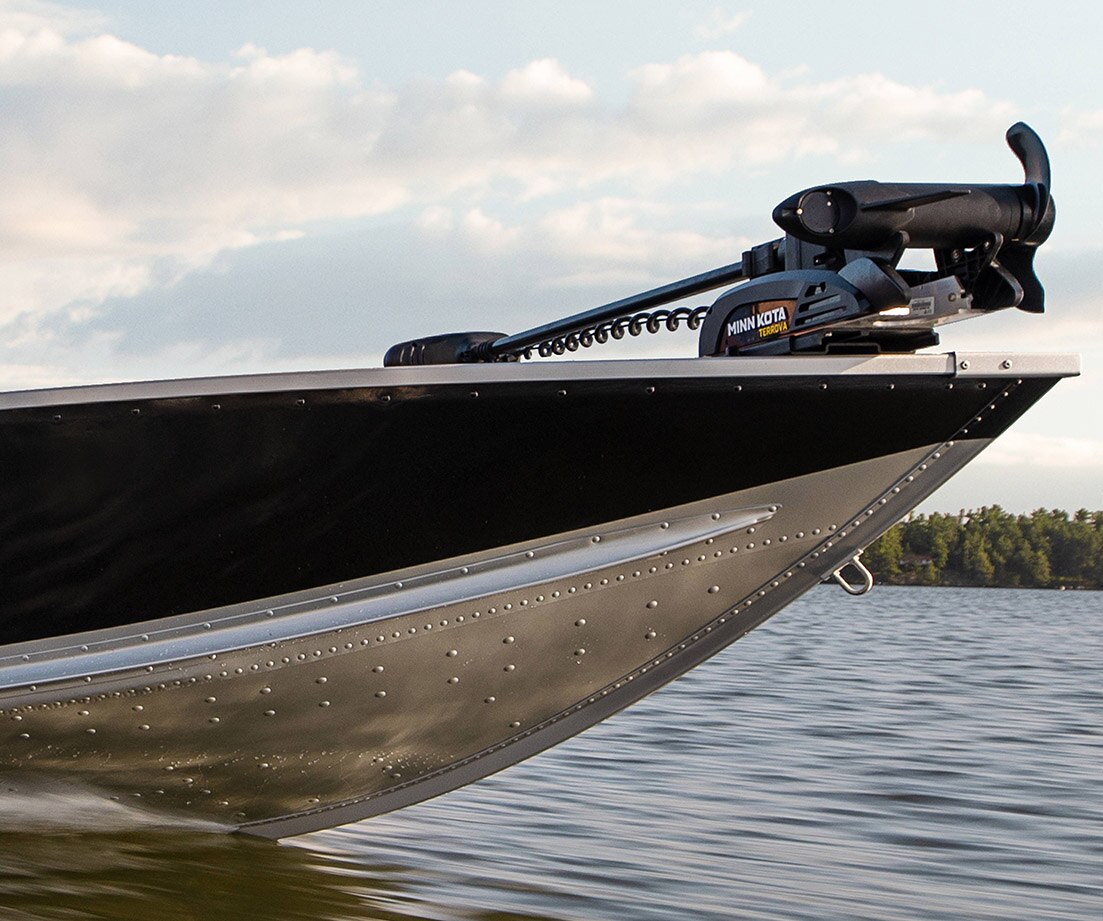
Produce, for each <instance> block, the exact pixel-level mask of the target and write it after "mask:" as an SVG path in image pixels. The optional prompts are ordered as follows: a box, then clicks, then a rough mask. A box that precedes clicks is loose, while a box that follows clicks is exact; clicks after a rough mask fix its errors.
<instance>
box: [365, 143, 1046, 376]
mask: <svg viewBox="0 0 1103 921" xmlns="http://www.w3.org/2000/svg"><path fill="white" fill-rule="evenodd" d="M1007 143H1008V146H1009V147H1010V148H1011V150H1012V151H1013V152H1014V153H1015V156H1016V157H1018V159H1019V162H1020V163H1022V165H1023V170H1024V173H1025V182H1024V183H1023V184H1022V185H937V184H929V183H882V182H875V181H873V180H864V181H858V182H840V183H834V184H832V185H824V186H816V187H815V188H811V189H805V190H804V191H803V192H798V193H796V194H795V195H791V196H790V197H789V198H787V199H785V201H783V202H782V203H781V204H779V205H778V206H777V207H776V208H775V209H774V212H773V219H774V222H775V223H776V224H777V225H778V226H779V227H781V229H782V230H784V231H785V236H784V237H782V238H781V239H778V240H771V241H769V242H766V243H762V244H759V245H758V246H754V247H752V248H751V249H750V250H748V251H747V252H745V253H743V258H742V260H741V261H740V262H737V263H734V264H732V265H728V266H724V267H722V268H719V269H714V270H713V271H711V272H705V273H704V274H702V275H695V276H693V277H691V278H686V279H683V280H681V281H677V282H674V283H672V284H669V285H664V286H663V287H661V288H655V289H653V290H651V291H646V292H643V293H642V294H637V295H634V296H632V297H628V298H624V299H623V300H619V301H615V302H613V303H611V304H606V305H605V306H603V307H598V308H595V309H594V310H589V311H586V312H585V313H580V314H576V315H574V316H572V317H567V318H565V319H562V320H557V321H555V322H552V323H548V324H545V325H543V326H539V327H536V328H534V329H530V330H526V331H525V332H521V333H515V334H513V335H505V334H503V333H490V332H480V333H453V334H448V335H444V336H433V337H430V338H425V339H418V340H413V341H411V342H404V343H400V344H398V345H396V346H393V347H392V348H391V349H389V350H388V352H387V354H386V357H385V358H384V361H383V363H384V364H385V365H387V366H393V365H416V364H447V363H454V362H463V361H468V362H470V361H516V360H518V359H519V358H522V357H524V358H531V357H532V356H533V353H534V351H535V352H536V353H537V354H539V355H540V356H543V357H546V356H550V355H561V354H563V353H564V352H568V351H575V350H577V349H578V348H580V347H581V348H585V347H589V346H591V345H594V344H599V343H603V342H607V341H608V340H609V339H620V338H623V337H624V335H625V334H629V335H639V334H640V333H642V332H644V331H647V332H658V331H659V330H660V329H669V330H674V329H677V328H678V326H679V325H680V324H681V323H682V322H685V323H686V324H687V325H688V326H689V327H691V328H693V329H696V328H698V327H700V330H701V334H700V343H699V347H698V351H699V354H700V355H775V354H791V353H817V352H818V353H824V352H833V353H839V352H859V353H860V352H912V351H915V350H916V349H920V348H926V347H927V346H931V345H937V344H938V333H937V332H935V327H937V326H940V325H941V324H943V323H949V322H953V321H956V320H963V319H968V318H969V317H973V316H978V315H980V314H982V313H987V312H991V311H993V310H1002V309H1004V308H1006V307H1018V308H1019V309H1020V310H1025V311H1028V312H1030V313H1041V312H1042V311H1043V310H1044V304H1045V293H1044V291H1043V290H1042V285H1041V283H1040V282H1039V281H1038V277H1037V276H1036V275H1035V274H1034V253H1035V252H1036V251H1037V249H1038V247H1039V246H1041V244H1042V243H1044V242H1045V241H1046V240H1047V239H1048V238H1049V235H1050V233H1051V231H1052V230H1053V221H1054V216H1055V213H1056V212H1055V206H1054V203H1053V198H1052V197H1051V195H1050V170H1049V157H1048V156H1047V154H1046V149H1045V146H1044V145H1043V144H1042V141H1041V139H1040V138H1039V137H1038V135H1037V134H1035V133H1034V131H1033V130H1032V129H1031V128H1030V127H1029V126H1027V125H1025V124H1024V123H1022V122H1019V123H1017V124H1015V125H1012V126H1011V127H1010V128H1009V129H1008V131H1007ZM909 249H926V250H932V251H933V253H934V261H935V269H934V270H933V271H925V270H917V269H901V268H898V266H899V264H900V260H901V258H902V256H903V255H904V253H905V251H906V250H909ZM744 280H746V284H742V285H739V286H738V287H736V288H733V289H732V290H730V291H727V292H725V293H724V294H722V295H721V296H720V297H719V298H718V299H717V300H716V302H715V303H714V304H713V305H712V306H711V307H692V308H691V307H675V308H673V309H666V308H664V305H667V304H671V303H673V302H675V301H678V300H681V299H683V298H687V297H691V296H693V295H695V294H699V293H701V292H703V291H709V290H712V289H715V288H719V287H723V286H725V285H730V284H733V283H734V282H738V281H744ZM659 308H662V309H659Z"/></svg>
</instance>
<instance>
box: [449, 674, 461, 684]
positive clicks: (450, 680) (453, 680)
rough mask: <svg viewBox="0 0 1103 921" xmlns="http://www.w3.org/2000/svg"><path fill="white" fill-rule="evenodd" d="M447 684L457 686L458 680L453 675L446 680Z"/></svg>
mask: <svg viewBox="0 0 1103 921" xmlns="http://www.w3.org/2000/svg"><path fill="white" fill-rule="evenodd" d="M448 683H449V684H459V683H460V679H459V678H457V677H456V676H455V675H453V676H452V677H451V678H449V679H448Z"/></svg>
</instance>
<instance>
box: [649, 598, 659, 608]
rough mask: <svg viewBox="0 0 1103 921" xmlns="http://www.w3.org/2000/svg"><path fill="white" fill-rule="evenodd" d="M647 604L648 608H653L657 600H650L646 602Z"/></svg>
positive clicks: (656, 604) (657, 604)
mask: <svg viewBox="0 0 1103 921" xmlns="http://www.w3.org/2000/svg"><path fill="white" fill-rule="evenodd" d="M647 606H648V607H649V608H652V609H654V608H657V607H658V606H659V602H657V601H654V600H652V601H649V602H647Z"/></svg>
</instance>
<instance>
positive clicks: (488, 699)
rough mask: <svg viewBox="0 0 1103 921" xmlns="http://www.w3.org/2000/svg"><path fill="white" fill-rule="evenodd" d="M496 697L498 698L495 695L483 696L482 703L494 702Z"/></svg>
mask: <svg viewBox="0 0 1103 921" xmlns="http://www.w3.org/2000/svg"><path fill="white" fill-rule="evenodd" d="M497 699H498V698H497V697H484V698H483V703H484V704H492V703H494V701H496V700H497Z"/></svg>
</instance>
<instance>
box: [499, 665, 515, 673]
mask: <svg viewBox="0 0 1103 921" xmlns="http://www.w3.org/2000/svg"><path fill="white" fill-rule="evenodd" d="M516 667H517V666H516V665H507V666H506V667H505V668H503V669H502V671H503V672H511V671H513V670H514V669H515V668H516Z"/></svg>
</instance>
